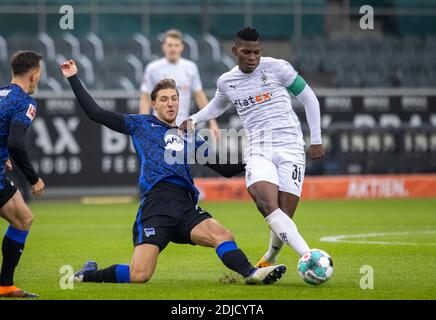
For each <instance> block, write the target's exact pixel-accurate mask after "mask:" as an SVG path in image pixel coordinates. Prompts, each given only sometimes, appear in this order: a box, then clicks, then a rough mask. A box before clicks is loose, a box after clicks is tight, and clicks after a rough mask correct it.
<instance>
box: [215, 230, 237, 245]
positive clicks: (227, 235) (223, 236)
mask: <svg viewBox="0 0 436 320" xmlns="http://www.w3.org/2000/svg"><path fill="white" fill-rule="evenodd" d="M214 238H215V246H218V245H220V244H221V243H223V242H225V241H234V240H235V237H234V236H233V233H232V232H231V231H230V230H229V229H226V228H223V229H221V230H219V232H216V233H215V237H214Z"/></svg>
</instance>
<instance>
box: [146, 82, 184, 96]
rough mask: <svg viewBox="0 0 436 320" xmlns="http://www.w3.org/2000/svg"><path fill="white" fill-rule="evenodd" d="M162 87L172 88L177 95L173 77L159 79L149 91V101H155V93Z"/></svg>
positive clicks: (162, 88)
mask: <svg viewBox="0 0 436 320" xmlns="http://www.w3.org/2000/svg"><path fill="white" fill-rule="evenodd" d="M164 89H174V90H176V92H177V96H178V95H179V91H178V90H177V86H176V82H175V81H174V80H173V79H163V80H161V81H159V82H158V83H157V84H156V85H155V86H154V88H153V90H152V91H151V94H150V96H151V101H156V98H157V94H158V92H159V91H161V90H164Z"/></svg>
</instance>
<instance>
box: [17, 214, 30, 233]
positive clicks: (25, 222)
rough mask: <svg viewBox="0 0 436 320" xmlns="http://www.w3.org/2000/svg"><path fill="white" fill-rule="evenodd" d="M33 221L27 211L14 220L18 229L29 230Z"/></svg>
mask: <svg viewBox="0 0 436 320" xmlns="http://www.w3.org/2000/svg"><path fill="white" fill-rule="evenodd" d="M32 223H33V214H32V213H28V214H25V215H23V216H20V217H19V218H18V219H17V221H16V224H17V225H16V227H17V228H18V229H20V230H29V229H30V227H31V225H32Z"/></svg>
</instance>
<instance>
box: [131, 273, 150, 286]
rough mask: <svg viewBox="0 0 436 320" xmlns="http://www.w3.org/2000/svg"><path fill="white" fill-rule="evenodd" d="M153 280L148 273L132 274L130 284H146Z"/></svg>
mask: <svg viewBox="0 0 436 320" xmlns="http://www.w3.org/2000/svg"><path fill="white" fill-rule="evenodd" d="M150 279H151V274H149V273H147V272H131V273H130V283H146V282H147V281H148V280H150Z"/></svg>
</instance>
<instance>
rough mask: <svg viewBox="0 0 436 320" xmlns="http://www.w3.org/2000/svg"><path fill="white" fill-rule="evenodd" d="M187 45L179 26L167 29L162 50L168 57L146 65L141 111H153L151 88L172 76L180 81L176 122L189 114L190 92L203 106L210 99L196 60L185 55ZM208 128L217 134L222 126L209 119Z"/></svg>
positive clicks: (178, 122) (145, 112) (178, 82)
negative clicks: (184, 43)
mask: <svg viewBox="0 0 436 320" xmlns="http://www.w3.org/2000/svg"><path fill="white" fill-rule="evenodd" d="M183 49H184V45H183V36H182V33H181V32H180V31H178V30H176V29H170V30H168V31H167V32H165V35H164V39H163V42H162V51H163V53H164V55H165V57H163V58H161V59H158V60H156V61H153V62H151V63H149V64H148V65H147V67H146V68H145V72H144V78H143V82H142V84H141V92H142V94H141V100H140V107H139V113H142V114H150V110H151V99H150V92H151V91H152V90H153V88H154V86H155V85H156V84H157V83H159V81H161V80H162V79H173V80H175V81H176V83H177V90H178V91H179V93H180V100H179V101H180V106H179V114H178V115H177V119H176V124H177V125H179V124H180V123H182V121H183V120H185V119H186V118H188V116H189V114H190V112H189V109H190V105H191V94H192V93H193V94H194V98H195V102H196V103H197V105H198V107H199V108H200V109H201V108H203V107H205V106H206V105H207V103H208V99H207V96H206V94H205V93H204V91H203V86H202V83H201V79H200V74H199V72H198V68H197V65H196V64H195V62H193V61H190V60H188V59H184V58H182V53H183ZM209 128H210V129H211V130H212V133H213V134H214V136H215V137H218V134H219V127H218V124H217V122H216V120H215V119H212V120H211V121H209Z"/></svg>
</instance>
